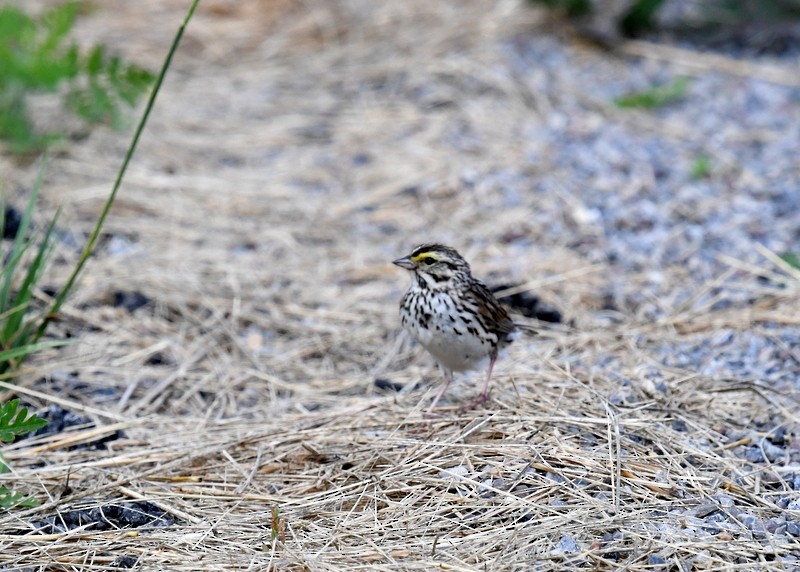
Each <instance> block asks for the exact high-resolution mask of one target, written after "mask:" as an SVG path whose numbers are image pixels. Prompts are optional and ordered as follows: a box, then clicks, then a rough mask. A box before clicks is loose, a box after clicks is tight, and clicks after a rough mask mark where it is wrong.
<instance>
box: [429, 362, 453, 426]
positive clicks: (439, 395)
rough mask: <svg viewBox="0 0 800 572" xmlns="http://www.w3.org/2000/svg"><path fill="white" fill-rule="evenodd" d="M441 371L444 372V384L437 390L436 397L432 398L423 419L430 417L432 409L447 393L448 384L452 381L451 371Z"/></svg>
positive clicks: (444, 369) (443, 369)
mask: <svg viewBox="0 0 800 572" xmlns="http://www.w3.org/2000/svg"><path fill="white" fill-rule="evenodd" d="M442 371H444V383H443V384H442V388H441V389H440V390H439V393H437V394H436V397H434V398H433V403H431V405H430V407H428V410H427V411H426V412H425V417H431V416H432V414H433V408H434V407H436V404H437V403H439V400H440V399H441V398H442V395H444V392H445V391H447V388H448V386H449V385H450V382H451V381H453V372H452V371H450V370H449V369H446V368H444V367H443V368H442Z"/></svg>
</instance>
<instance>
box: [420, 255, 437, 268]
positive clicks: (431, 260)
mask: <svg viewBox="0 0 800 572" xmlns="http://www.w3.org/2000/svg"><path fill="white" fill-rule="evenodd" d="M434 262H435V260H434V258H433V256H426V257H425V258H423V259H422V263H423V264H424V265H425V266H430V265H431V264H433V263H434Z"/></svg>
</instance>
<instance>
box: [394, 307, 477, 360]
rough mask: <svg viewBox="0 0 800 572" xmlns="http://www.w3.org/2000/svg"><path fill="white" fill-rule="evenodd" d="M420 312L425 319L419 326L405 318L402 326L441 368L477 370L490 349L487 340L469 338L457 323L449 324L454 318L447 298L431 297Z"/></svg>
mask: <svg viewBox="0 0 800 572" xmlns="http://www.w3.org/2000/svg"><path fill="white" fill-rule="evenodd" d="M424 310H425V314H426V316H427V319H425V320H422V323H420V322H418V321H416V320H413V319H410V318H409V317H406V318H407V319H405V320H404V324H403V325H404V326H405V328H406V329H407V330H408V332H409V333H410V334H411V336H412V337H413V338H414V339H415V340H417V342H419V344H420V345H422V347H424V348H425V349H426V350H428V352H429V353H430V354H431V355H432V356H433V357H434V358H435V359H436V361H438V362H439V363H440V364H441V365H442V367H445V368H447V369H449V370H451V371H466V370H470V369H475V368H477V367H479V366H480V365H481V363H482V362H483V361H484V360H486V359H487V358H488V357H489V352H490V351H491V349H492V345H491V343H490V342H489V341H488V340H484V341H481V339H480V338H478V337H476V336H474V335H472V334H470V333H469V332H468V331H467V326H466V325H465V324H463V323H462V322H460V320H456V322H453V320H452V319H451V316H453V315H456V314H455V308H453V307H452V301H451V300H450V298H449V297H447V296H444V295H436V296H434V298H433V300H431V304H430V306H427V307H426V308H424ZM457 332H460V334H459V333H457Z"/></svg>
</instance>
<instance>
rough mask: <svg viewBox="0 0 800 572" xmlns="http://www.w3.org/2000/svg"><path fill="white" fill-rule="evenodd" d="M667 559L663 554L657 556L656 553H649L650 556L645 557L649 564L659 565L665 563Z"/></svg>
mask: <svg viewBox="0 0 800 572" xmlns="http://www.w3.org/2000/svg"><path fill="white" fill-rule="evenodd" d="M666 563H667V561H666V560H665V559H664V557H663V556H659V555H658V554H652V555H650V558H648V559H647V564H649V565H650V566H661V565H663V564H666Z"/></svg>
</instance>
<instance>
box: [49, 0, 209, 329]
mask: <svg viewBox="0 0 800 572" xmlns="http://www.w3.org/2000/svg"><path fill="white" fill-rule="evenodd" d="M199 3H200V0H193V2H192V5H191V6H190V7H189V10H188V11H187V13H186V16H185V17H184V19H183V22H182V23H181V25H180V27H179V28H178V31H177V32H176V33H175V37H174V38H173V40H172V45H171V46H170V49H169V52H168V53H167V57H166V59H165V60H164V63H163V65H162V66H161V71H160V72H159V74H158V77H157V78H156V82H155V84H154V85H153V89H152V91H151V92H150V97H149V98H148V100H147V105H146V107H145V110H144V113H143V114H142V118H141V119H140V120H139V124H138V125H137V127H136V131H135V132H134V134H133V139H132V140H131V143H130V145H129V146H128V151H127V152H126V153H125V159H124V160H123V161H122V165H121V166H120V169H119V172H118V173H117V178H116V180H115V181H114V186H113V187H112V188H111V193H110V194H109V195H108V199H106V202H105V204H104V205H103V210H102V211H101V212H100V216H99V217H98V219H97V224H95V227H94V229H93V230H92V234H91V235H90V236H89V240H88V241H87V242H86V246H85V247H84V249H83V252H82V253H81V257H80V259H79V260H78V263H77V264H76V265H75V268H74V269H73V271H72V273H71V274H70V276H69V278H68V279H67V282H66V284H64V287H63V288H61V290H60V291H59V292H58V294H57V295H56V299H55V300H54V301H53V305H52V306H51V308H50V312H49V315H50V316H55V315H56V314H57V313H58V311H59V309H61V306H62V305H63V304H64V300H65V299H66V297H67V295H68V294H69V293H70V291H71V290H72V287H73V286H74V284H75V280H77V278H78V275H79V274H80V272H81V270H83V267H84V266H85V265H86V261H87V260H89V256H91V254H92V252H93V251H94V247H95V244H96V243H97V239H98V238H99V236H100V231H101V230H102V228H103V224H104V223H105V220H106V217H107V216H108V212H109V210H111V206H112V205H113V204H114V200H115V199H116V197H117V192H118V191H119V187H120V186H121V184H122V179H123V177H124V176H125V172H126V171H127V169H128V164H129V163H130V162H131V158H132V157H133V153H134V152H135V151H136V147H137V145H138V144H139V138H140V137H141V135H142V132H143V131H144V127H145V125H147V120H148V118H149V117H150V111H152V109H153V106H154V105H155V101H156V96H157V95H158V92H159V91H160V90H161V85H162V83H163V82H164V77H165V76H166V75H167V70H169V67H170V65H171V64H172V57H173V55H174V54H175V51H176V50H177V49H178V45H179V44H180V41H181V38H183V33H184V31H185V30H186V26H187V25H188V24H189V21H190V20H191V19H192V16H193V15H194V12H195V10H196V9H197V6H198V4H199ZM48 322H49V320H48V319H45V320H42V323H41V324H40V325H39V328H38V329H37V331H36V333H35V335H34V337H33V341H36V340H38V339H39V338H40V337H41V336H42V335H43V334H44V332H45V330H46V329H47V324H48Z"/></svg>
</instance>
